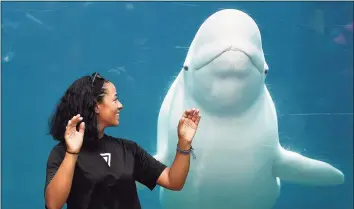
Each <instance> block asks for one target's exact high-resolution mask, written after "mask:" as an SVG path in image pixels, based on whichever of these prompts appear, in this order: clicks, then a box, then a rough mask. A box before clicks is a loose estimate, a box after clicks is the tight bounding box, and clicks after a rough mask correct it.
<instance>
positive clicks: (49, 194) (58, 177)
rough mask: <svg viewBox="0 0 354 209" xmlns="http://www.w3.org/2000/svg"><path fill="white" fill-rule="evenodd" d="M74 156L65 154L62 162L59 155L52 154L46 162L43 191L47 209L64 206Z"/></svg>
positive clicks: (75, 157) (68, 190) (70, 181)
mask: <svg viewBox="0 0 354 209" xmlns="http://www.w3.org/2000/svg"><path fill="white" fill-rule="evenodd" d="M54 151H55V150H54ZM77 156H78V155H76V154H69V153H66V154H65V157H64V159H63V160H62V162H58V161H60V157H59V155H58V154H57V155H56V154H55V152H53V153H52V154H51V156H50V157H49V160H48V167H47V184H48V185H47V186H46V189H45V205H46V208H48V209H60V208H62V207H63V206H64V204H65V202H66V200H67V198H68V196H69V193H70V190H71V184H72V179H73V175H74V169H75V164H76V161H77Z"/></svg>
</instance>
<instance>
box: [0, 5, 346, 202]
mask: <svg viewBox="0 0 354 209" xmlns="http://www.w3.org/2000/svg"><path fill="white" fill-rule="evenodd" d="M221 8H237V9H240V10H243V11H245V12H247V13H248V14H250V15H251V16H252V17H253V18H254V19H255V21H256V22H257V24H258V25H259V28H260V30H261V33H262V38H263V46H264V51H265V53H266V59H267V62H268V64H269V67H270V71H269V75H268V78H267V85H268V86H269V88H270V92H271V94H272V97H273V99H274V101H275V104H276V107H277V111H278V113H279V128H280V140H281V143H282V145H284V147H287V148H289V147H290V149H291V150H294V151H297V152H301V153H302V154H305V155H307V156H310V157H313V158H316V159H319V160H324V161H326V162H329V163H331V164H333V165H335V166H336V167H338V168H339V169H340V170H342V171H343V172H344V174H345V177H346V181H345V183H344V184H343V185H340V186H337V187H306V186H301V185H292V184H287V183H284V182H283V183H282V191H281V197H280V199H279V200H278V202H277V205H276V206H275V209H351V208H353V198H352V197H353V180H352V179H353V31H352V29H351V31H350V30H349V29H347V28H346V25H347V24H352V23H353V3H352V2H262V3H261V2H159V3H158V2H131V3H129V2H102V3H98V2H60V3H59V2H35V3H30V2H1V90H2V92H1V93H2V97H1V99H2V104H1V105H2V108H1V111H2V113H1V117H2V118H1V119H2V123H1V129H2V133H1V160H2V162H1V169H2V170H1V172H2V173H1V176H2V179H1V180H2V182H1V187H2V193H1V198H2V203H1V207H2V208H3V209H38V208H44V191H43V189H44V182H45V166H46V161H47V157H48V154H49V152H50V150H51V148H52V147H53V146H54V145H55V141H54V140H52V139H51V137H50V136H48V135H47V132H48V129H47V121H48V117H49V115H50V113H51V111H52V110H53V109H54V106H55V104H56V103H57V101H58V100H59V98H60V97H61V96H62V94H63V92H64V91H65V90H66V88H67V87H68V86H69V85H70V84H71V82H72V81H74V80H75V79H77V78H79V77H80V76H83V75H86V74H91V73H92V72H94V71H99V72H101V74H102V75H103V76H104V77H106V78H108V79H110V80H111V81H112V82H114V83H115V84H116V86H117V90H118V92H119V95H120V100H121V101H122V103H123V105H124V110H123V111H122V113H121V125H120V126H119V127H118V128H111V129H109V130H108V133H109V134H113V135H115V136H120V137H127V138H129V139H131V140H134V141H136V142H137V143H139V144H140V145H141V146H142V147H144V148H145V149H146V150H148V151H149V152H150V153H155V151H156V122H157V114H158V111H159V107H160V105H161V102H162V100H163V98H164V95H165V93H166V91H167V89H168V88H169V85H170V84H171V82H172V81H173V79H174V76H176V75H177V73H178V72H179V70H180V69H181V67H182V64H183V62H184V58H185V56H186V52H187V50H186V49H185V48H186V47H188V46H189V44H190V42H191V41H192V39H193V37H194V35H195V33H196V31H197V29H198V27H199V26H200V24H201V23H202V22H203V21H204V20H205V18H207V17H208V16H209V15H211V14H212V13H214V12H216V11H217V10H219V9H221ZM338 37H342V39H339V38H338ZM343 37H344V39H345V42H343ZM340 40H342V41H340ZM215 192H217V191H215ZM139 196H140V199H141V202H142V206H143V208H144V209H158V208H159V202H158V189H157V188H156V189H155V190H154V191H153V192H150V191H149V190H144V191H140V192H139ZM191 198H192V197H191Z"/></svg>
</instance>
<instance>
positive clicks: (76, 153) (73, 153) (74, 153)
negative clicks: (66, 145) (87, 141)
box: [66, 150, 79, 155]
mask: <svg viewBox="0 0 354 209" xmlns="http://www.w3.org/2000/svg"><path fill="white" fill-rule="evenodd" d="M66 152H67V153H69V154H72V155H78V154H79V152H70V151H68V150H66Z"/></svg>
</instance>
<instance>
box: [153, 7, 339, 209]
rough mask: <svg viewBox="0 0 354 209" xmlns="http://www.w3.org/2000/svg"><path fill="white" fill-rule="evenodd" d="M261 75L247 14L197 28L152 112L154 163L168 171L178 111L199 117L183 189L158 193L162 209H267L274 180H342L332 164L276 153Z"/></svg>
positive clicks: (276, 186) (272, 114) (220, 15)
mask: <svg viewBox="0 0 354 209" xmlns="http://www.w3.org/2000/svg"><path fill="white" fill-rule="evenodd" d="M267 71H268V65H267V63H266V61H265V59H264V54H263V49H262V43H261V35H260V32H259V29H258V27H257V25H256V23H255V22H254V21H253V19H252V18H251V17H250V16H248V15H247V14H245V13H243V12H241V11H239V10H233V9H227V10H221V11H219V12H216V13H214V14H213V15H211V16H210V17H208V18H207V19H206V20H205V22H204V23H203V24H202V25H201V27H200V28H199V30H198V32H197V34H196V36H195V37H194V40H193V42H192V44H191V46H190V48H189V51H188V54H187V57H186V60H185V63H184V66H183V68H182V70H181V71H180V73H179V74H178V76H177V77H176V79H175V80H174V82H173V83H172V85H171V87H170V89H169V90H168V92H167V94H166V96H165V98H164V101H163V103H162V106H161V109H160V113H159V118H158V135H157V137H158V139H157V154H156V155H155V157H156V158H157V159H158V160H160V161H162V162H164V163H166V164H168V165H171V164H172V163H173V160H174V157H175V152H176V145H177V141H178V138H177V125H178V121H179V119H180V117H181V116H182V114H183V111H184V110H186V109H190V108H199V109H200V113H201V116H202V118H201V121H200V124H199V127H198V130H197V133H196V135H195V137H194V139H193V143H192V146H193V148H194V151H195V154H196V156H197V159H196V160H192V161H191V166H190V171H189V174H188V178H187V181H186V183H185V186H184V188H183V190H182V191H179V192H176V191H169V190H166V189H164V188H161V191H160V202H161V205H162V208H163V209H180V208H183V209H271V208H272V207H273V206H274V204H275V203H276V200H277V198H278V197H279V194H280V180H288V181H292V182H296V183H303V184H312V185H335V184H339V183H342V182H343V181H344V176H343V174H342V173H341V172H340V171H339V170H337V169H336V168H334V167H333V166H331V165H329V164H327V163H324V162H321V161H317V160H313V159H310V158H307V157H305V156H302V155H300V154H298V153H295V152H291V151H288V150H285V149H283V148H282V147H281V145H280V143H279V134H278V121H277V114H276V108H275V106H274V103H273V100H272V98H271V95H270V93H269V91H268V89H267V87H266V85H265V77H266V72H267Z"/></svg>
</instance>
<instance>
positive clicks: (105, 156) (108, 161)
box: [100, 153, 111, 167]
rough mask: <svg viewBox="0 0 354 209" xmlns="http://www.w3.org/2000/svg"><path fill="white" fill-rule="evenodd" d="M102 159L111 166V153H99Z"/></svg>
mask: <svg viewBox="0 0 354 209" xmlns="http://www.w3.org/2000/svg"><path fill="white" fill-rule="evenodd" d="M100 155H101V156H102V157H103V159H104V160H105V161H106V163H107V164H108V166H109V167H111V153H101V154H100Z"/></svg>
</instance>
